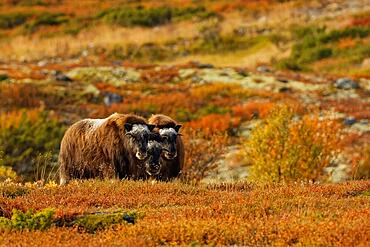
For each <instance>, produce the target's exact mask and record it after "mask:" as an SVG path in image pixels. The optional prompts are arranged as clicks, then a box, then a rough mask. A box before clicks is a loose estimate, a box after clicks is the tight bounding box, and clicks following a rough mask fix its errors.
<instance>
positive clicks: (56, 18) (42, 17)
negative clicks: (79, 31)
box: [25, 12, 68, 33]
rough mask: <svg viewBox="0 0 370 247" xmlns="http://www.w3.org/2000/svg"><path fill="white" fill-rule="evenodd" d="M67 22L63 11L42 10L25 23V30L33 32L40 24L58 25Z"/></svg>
mask: <svg viewBox="0 0 370 247" xmlns="http://www.w3.org/2000/svg"><path fill="white" fill-rule="evenodd" d="M66 22H68V17H67V16H66V15H65V14H63V13H48V12H44V13H42V14H39V15H38V16H36V18H35V19H34V20H33V21H31V22H29V23H27V24H26V25H25V29H26V31H27V32H30V33H33V32H35V31H36V30H37V29H38V28H39V27H41V26H58V25H61V24H63V23H66Z"/></svg>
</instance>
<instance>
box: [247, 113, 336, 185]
mask: <svg viewBox="0 0 370 247" xmlns="http://www.w3.org/2000/svg"><path fill="white" fill-rule="evenodd" d="M339 134H340V127H339V125H338V124H337V123H336V122H334V121H332V120H322V119H321V118H319V117H318V116H316V115H313V116H312V115H305V116H303V117H302V118H299V119H298V118H297V116H295V114H294V112H293V111H292V110H291V109H290V108H289V107H288V106H277V107H276V108H274V110H273V111H272V112H271V114H270V115H269V116H268V117H267V118H266V119H265V120H264V121H263V122H262V123H261V124H260V125H259V126H258V127H256V128H255V129H254V130H253V131H252V133H251V136H250V138H249V139H248V140H247V141H246V143H245V153H246V155H247V156H248V157H249V158H250V160H251V163H252V168H251V178H252V179H254V180H261V181H277V182H280V181H297V180H304V181H312V180H313V181H315V180H323V179H324V178H325V176H324V171H323V168H324V167H326V166H327V165H329V163H330V161H331V160H332V159H333V158H334V156H335V154H336V151H337V149H338V148H339V144H340V143H339V142H340V136H339Z"/></svg>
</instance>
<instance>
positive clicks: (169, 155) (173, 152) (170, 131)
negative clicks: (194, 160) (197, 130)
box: [159, 125, 181, 160]
mask: <svg viewBox="0 0 370 247" xmlns="http://www.w3.org/2000/svg"><path fill="white" fill-rule="evenodd" d="M180 128H181V125H176V126H175V127H174V128H163V129H160V130H159V134H160V136H161V143H162V147H163V152H164V157H165V158H166V159H169V160H172V159H174V158H175V157H176V156H177V148H176V143H177V136H178V135H179V133H178V132H179V130H180Z"/></svg>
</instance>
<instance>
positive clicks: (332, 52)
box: [277, 26, 370, 70]
mask: <svg viewBox="0 0 370 247" xmlns="http://www.w3.org/2000/svg"><path fill="white" fill-rule="evenodd" d="M292 32H293V38H294V41H295V43H294V45H293V48H292V51H291V55H290V56H289V57H288V58H286V59H283V60H281V61H279V63H278V64H277V66H278V67H280V68H287V69H292V70H304V69H307V65H309V64H310V63H313V62H315V61H319V60H321V59H324V58H328V57H332V56H335V57H345V58H350V60H352V61H355V62H359V61H362V59H363V58H364V57H367V56H368V54H369V53H368V50H369V49H368V46H366V45H365V46H363V47H362V46H360V47H357V48H356V52H353V50H352V49H347V50H341V49H335V48H334V43H335V42H337V41H339V40H340V39H343V38H365V37H368V36H369V34H370V27H368V26H367V27H348V28H345V29H341V30H331V31H327V30H326V28H325V27H303V28H302V27H298V28H294V29H293V31H292Z"/></svg>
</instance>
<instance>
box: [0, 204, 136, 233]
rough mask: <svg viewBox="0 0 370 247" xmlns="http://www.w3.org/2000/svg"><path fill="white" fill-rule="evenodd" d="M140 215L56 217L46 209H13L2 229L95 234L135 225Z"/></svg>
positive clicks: (1, 222)
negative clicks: (55, 229) (71, 230)
mask: <svg viewBox="0 0 370 247" xmlns="http://www.w3.org/2000/svg"><path fill="white" fill-rule="evenodd" d="M137 218H138V214H137V213H135V212H132V213H123V212H114V213H108V212H97V213H94V214H86V215H68V214H65V215H63V216H56V215H55V210H54V209H50V208H46V209H43V210H40V211H39V212H34V210H32V209H29V210H27V211H26V212H25V213H24V212H22V211H20V210H17V209H13V211H12V216H11V218H10V219H8V218H6V217H0V229H10V230H26V229H27V230H47V229H49V228H50V227H52V226H54V227H77V228H78V229H79V230H81V231H85V232H88V233H95V232H96V231H99V230H104V229H108V228H110V227H112V226H114V225H118V224H123V223H131V224H134V223H135V222H136V220H137Z"/></svg>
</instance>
